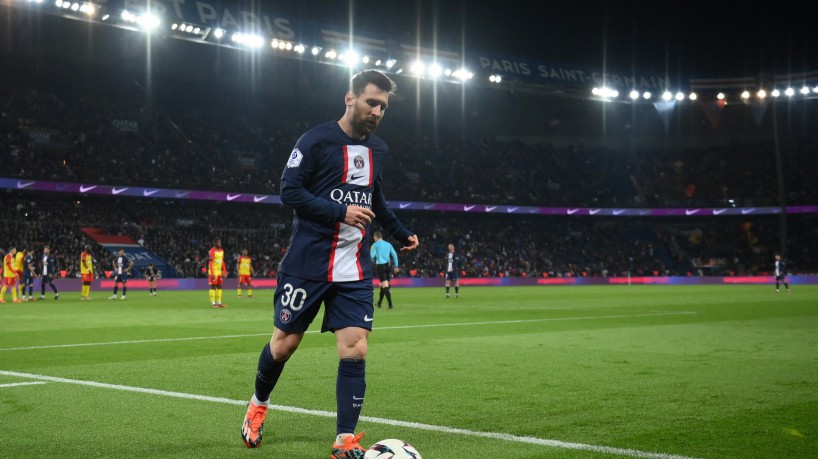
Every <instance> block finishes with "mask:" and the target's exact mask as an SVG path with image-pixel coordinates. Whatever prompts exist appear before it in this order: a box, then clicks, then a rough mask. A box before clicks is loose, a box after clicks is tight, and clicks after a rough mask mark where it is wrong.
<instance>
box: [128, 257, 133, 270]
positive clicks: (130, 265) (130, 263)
mask: <svg viewBox="0 0 818 459" xmlns="http://www.w3.org/2000/svg"><path fill="white" fill-rule="evenodd" d="M128 262H129V263H128V269H127V271H128V272H131V270H132V269H133V260H131V259H130V258H128Z"/></svg>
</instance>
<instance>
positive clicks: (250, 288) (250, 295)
mask: <svg viewBox="0 0 818 459" xmlns="http://www.w3.org/2000/svg"><path fill="white" fill-rule="evenodd" d="M247 298H253V280H252V279H250V277H247Z"/></svg>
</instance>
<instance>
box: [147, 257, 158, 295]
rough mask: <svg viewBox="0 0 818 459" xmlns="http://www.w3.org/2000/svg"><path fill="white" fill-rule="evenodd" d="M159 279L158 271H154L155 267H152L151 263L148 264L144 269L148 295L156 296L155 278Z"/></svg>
mask: <svg viewBox="0 0 818 459" xmlns="http://www.w3.org/2000/svg"><path fill="white" fill-rule="evenodd" d="M157 277H159V271H157V270H156V267H155V266H153V263H148V267H147V268H145V280H147V281H148V288H149V289H150V293H149V295H151V296H156V278H157Z"/></svg>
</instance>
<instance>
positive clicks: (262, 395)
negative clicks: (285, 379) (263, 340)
mask: <svg viewBox="0 0 818 459" xmlns="http://www.w3.org/2000/svg"><path fill="white" fill-rule="evenodd" d="M285 363H287V361H286V360H285V361H283V362H276V361H275V360H274V359H273V353H272V352H271V351H270V343H267V345H265V346H264V349H262V350H261V355H260V356H259V357H258V371H257V372H256V398H257V399H258V400H259V401H261V402H266V401H268V400H270V393H271V392H272V391H273V388H275V386H276V383H277V382H278V378H279V377H280V376H281V372H282V371H284V364H285Z"/></svg>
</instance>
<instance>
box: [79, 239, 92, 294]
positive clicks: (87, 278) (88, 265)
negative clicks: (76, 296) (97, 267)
mask: <svg viewBox="0 0 818 459" xmlns="http://www.w3.org/2000/svg"><path fill="white" fill-rule="evenodd" d="M80 274H82V292H81V293H80V300H90V299H91V282H93V281H94V257H93V256H91V246H90V245H86V246H85V250H83V252H82V253H81V254H80Z"/></svg>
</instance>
